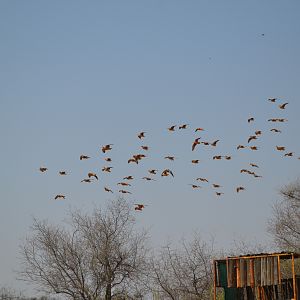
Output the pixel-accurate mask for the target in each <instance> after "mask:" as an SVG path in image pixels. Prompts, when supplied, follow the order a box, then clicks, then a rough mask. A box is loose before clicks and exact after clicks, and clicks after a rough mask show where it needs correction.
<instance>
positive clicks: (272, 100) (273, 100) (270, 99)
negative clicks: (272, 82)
mask: <svg viewBox="0 0 300 300" xmlns="http://www.w3.org/2000/svg"><path fill="white" fill-rule="evenodd" d="M276 100H277V98H269V99H268V101H270V102H276Z"/></svg>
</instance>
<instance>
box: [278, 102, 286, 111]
mask: <svg viewBox="0 0 300 300" xmlns="http://www.w3.org/2000/svg"><path fill="white" fill-rule="evenodd" d="M287 105H288V102H286V103H283V104H279V105H278V107H279V108H280V109H285V107H286V106H287Z"/></svg>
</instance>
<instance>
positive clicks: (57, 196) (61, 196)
mask: <svg viewBox="0 0 300 300" xmlns="http://www.w3.org/2000/svg"><path fill="white" fill-rule="evenodd" d="M65 198H66V196H65V195H60V194H58V195H56V196H55V198H54V199H55V200H56V199H65Z"/></svg>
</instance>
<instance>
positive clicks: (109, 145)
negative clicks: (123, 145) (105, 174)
mask: <svg viewBox="0 0 300 300" xmlns="http://www.w3.org/2000/svg"><path fill="white" fill-rule="evenodd" d="M112 145H113V144H107V145H104V146H103V147H102V152H103V153H105V152H106V151H109V150H111V149H112V147H111V146H112Z"/></svg>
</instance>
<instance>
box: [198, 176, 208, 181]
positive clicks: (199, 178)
mask: <svg viewBox="0 0 300 300" xmlns="http://www.w3.org/2000/svg"><path fill="white" fill-rule="evenodd" d="M196 180H200V181H202V182H208V180H207V179H206V178H201V177H198V178H197V179H196Z"/></svg>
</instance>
